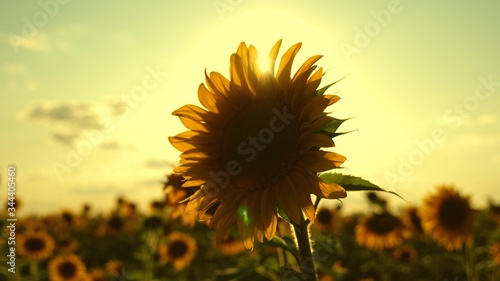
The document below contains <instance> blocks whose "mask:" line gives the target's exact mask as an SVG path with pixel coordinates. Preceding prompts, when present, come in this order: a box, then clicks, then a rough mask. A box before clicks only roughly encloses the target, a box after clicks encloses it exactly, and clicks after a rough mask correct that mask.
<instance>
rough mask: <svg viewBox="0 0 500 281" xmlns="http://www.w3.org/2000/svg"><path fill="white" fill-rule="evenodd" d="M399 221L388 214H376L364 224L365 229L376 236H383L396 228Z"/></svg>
mask: <svg viewBox="0 0 500 281" xmlns="http://www.w3.org/2000/svg"><path fill="white" fill-rule="evenodd" d="M400 224H401V221H400V220H399V219H398V218H396V217H394V216H393V215H391V214H389V213H383V214H376V215H373V216H372V217H371V218H369V219H368V221H367V222H366V226H367V228H368V229H369V230H370V231H371V232H373V233H376V234H378V235H385V234H387V233H389V232H391V231H393V230H394V229H396V227H398V226H399V225H400Z"/></svg>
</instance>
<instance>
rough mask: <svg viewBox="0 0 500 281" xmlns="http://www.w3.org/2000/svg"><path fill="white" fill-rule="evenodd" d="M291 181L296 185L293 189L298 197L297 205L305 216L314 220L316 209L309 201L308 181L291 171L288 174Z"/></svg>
mask: <svg viewBox="0 0 500 281" xmlns="http://www.w3.org/2000/svg"><path fill="white" fill-rule="evenodd" d="M290 179H291V181H292V182H293V184H294V185H295V186H296V188H295V191H296V192H297V198H298V199H299V205H300V207H301V208H302V211H303V212H304V214H305V215H306V217H307V218H308V219H309V220H310V221H311V222H314V219H315V213H316V210H315V209H314V205H313V203H312V201H311V189H310V188H309V183H308V182H307V180H306V179H305V178H304V177H302V175H301V174H300V173H298V172H295V173H292V175H291V176H290Z"/></svg>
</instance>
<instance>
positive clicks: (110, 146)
mask: <svg viewBox="0 0 500 281" xmlns="http://www.w3.org/2000/svg"><path fill="white" fill-rule="evenodd" d="M100 148H101V149H105V150H119V149H120V150H122V149H126V150H134V149H135V146H134V145H132V144H123V143H120V142H117V141H104V142H102V143H101V145H100Z"/></svg>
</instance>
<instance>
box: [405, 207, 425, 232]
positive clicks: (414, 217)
mask: <svg viewBox="0 0 500 281" xmlns="http://www.w3.org/2000/svg"><path fill="white" fill-rule="evenodd" d="M402 219H403V223H404V225H405V226H406V228H407V229H408V230H409V231H407V233H408V236H411V235H421V234H422V233H423V232H424V230H423V228H422V220H421V219H420V215H419V210H418V208H417V207H415V206H410V207H408V208H405V209H404V211H403V215H402Z"/></svg>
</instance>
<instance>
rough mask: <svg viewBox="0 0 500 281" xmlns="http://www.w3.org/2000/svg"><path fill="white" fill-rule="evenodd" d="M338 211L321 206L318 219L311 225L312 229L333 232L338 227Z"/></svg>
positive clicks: (317, 215) (317, 214)
mask: <svg viewBox="0 0 500 281" xmlns="http://www.w3.org/2000/svg"><path fill="white" fill-rule="evenodd" d="M337 219H338V218H337V212H336V211H335V209H333V208H319V209H318V211H317V212H316V220H315V221H314V223H313V225H312V226H311V230H312V231H318V232H323V233H332V232H333V231H334V230H335V228H336V223H337Z"/></svg>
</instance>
